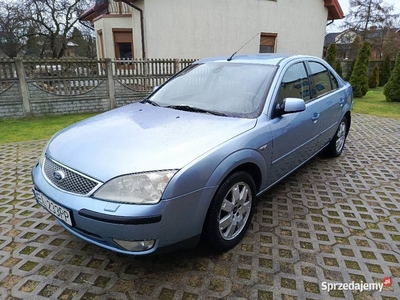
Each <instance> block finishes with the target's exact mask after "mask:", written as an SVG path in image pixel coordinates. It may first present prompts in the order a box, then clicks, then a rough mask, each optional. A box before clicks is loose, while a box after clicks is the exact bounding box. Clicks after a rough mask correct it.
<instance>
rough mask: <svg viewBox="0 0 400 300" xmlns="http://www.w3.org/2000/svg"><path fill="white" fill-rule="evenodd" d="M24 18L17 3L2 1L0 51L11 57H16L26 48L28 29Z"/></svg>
mask: <svg viewBox="0 0 400 300" xmlns="http://www.w3.org/2000/svg"><path fill="white" fill-rule="evenodd" d="M23 18H24V15H23V13H22V11H21V10H19V9H18V7H17V6H16V3H15V2H11V1H7V0H1V1H0V49H1V50H2V51H3V52H4V53H5V54H6V55H7V56H9V57H16V56H17V55H18V54H19V53H20V51H21V50H22V49H23V47H24V42H25V39H24V36H25V35H26V33H27V31H28V27H27V26H26V23H25V22H24V21H23Z"/></svg>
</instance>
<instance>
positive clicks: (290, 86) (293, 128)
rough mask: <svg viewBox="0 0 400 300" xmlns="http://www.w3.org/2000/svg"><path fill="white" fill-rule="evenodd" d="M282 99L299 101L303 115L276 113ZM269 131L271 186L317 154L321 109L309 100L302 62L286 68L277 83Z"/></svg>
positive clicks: (306, 79)
mask: <svg viewBox="0 0 400 300" xmlns="http://www.w3.org/2000/svg"><path fill="white" fill-rule="evenodd" d="M285 98H301V99H303V100H304V102H305V105H306V109H305V111H302V112H296V113H290V114H283V115H280V114H277V113H276V111H277V110H276V109H275V108H276V107H277V105H281V104H282V102H283V100H284V99H285ZM274 109H275V113H273V114H272V120H271V121H270V129H271V133H272V139H273V140H272V160H271V166H270V172H269V175H268V183H269V185H270V184H273V183H275V182H276V181H278V180H279V179H281V178H282V177H284V176H286V175H287V174H288V173H290V172H291V171H292V170H294V169H295V168H297V167H299V166H300V165H301V164H302V163H304V162H305V161H307V160H308V159H309V158H310V157H311V156H312V155H314V154H315V153H316V151H317V140H318V135H319V132H320V126H319V120H318V119H319V116H320V113H321V111H320V108H319V105H318V103H317V102H315V101H312V99H311V93H310V82H309V78H308V75H307V71H306V68H305V65H304V63H303V62H299V63H295V64H292V65H291V66H289V67H288V68H287V69H286V71H285V72H284V75H283V77H282V79H281V81H280V85H279V90H278V92H277V96H276V99H275V103H274Z"/></svg>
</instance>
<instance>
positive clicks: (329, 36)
mask: <svg viewBox="0 0 400 300" xmlns="http://www.w3.org/2000/svg"><path fill="white" fill-rule="evenodd" d="M339 34H341V32H331V33H328V34H327V35H325V41H324V47H328V46H329V45H330V44H333V43H334V42H335V39H336V37H337V36H338V35H339Z"/></svg>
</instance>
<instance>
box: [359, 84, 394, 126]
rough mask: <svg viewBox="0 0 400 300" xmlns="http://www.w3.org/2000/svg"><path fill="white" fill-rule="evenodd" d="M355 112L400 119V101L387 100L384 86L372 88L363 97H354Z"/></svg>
mask: <svg viewBox="0 0 400 300" xmlns="http://www.w3.org/2000/svg"><path fill="white" fill-rule="evenodd" d="M353 112H354V113H359V114H367V115H374V116H379V117H386V118H394V119H400V102H389V101H386V98H385V95H383V87H377V88H376V89H371V90H369V91H368V92H367V94H366V95H365V96H364V97H362V98H354V107H353Z"/></svg>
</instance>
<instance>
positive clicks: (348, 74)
mask: <svg viewBox="0 0 400 300" xmlns="http://www.w3.org/2000/svg"><path fill="white" fill-rule="evenodd" d="M356 62H357V57H355V58H354V59H353V61H352V62H351V66H350V70H349V71H348V72H347V74H346V80H347V81H350V77H351V74H353V70H354V66H355V65H356Z"/></svg>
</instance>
